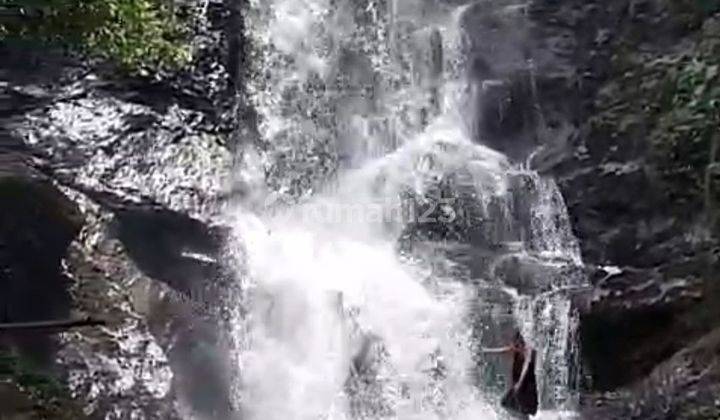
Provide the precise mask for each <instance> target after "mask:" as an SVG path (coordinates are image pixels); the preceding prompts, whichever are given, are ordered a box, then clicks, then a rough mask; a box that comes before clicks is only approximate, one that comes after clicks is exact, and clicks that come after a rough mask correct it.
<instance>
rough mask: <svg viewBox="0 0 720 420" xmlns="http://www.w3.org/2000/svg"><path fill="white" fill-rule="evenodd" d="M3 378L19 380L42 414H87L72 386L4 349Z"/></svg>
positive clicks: (0, 376) (0, 377)
mask: <svg viewBox="0 0 720 420" xmlns="http://www.w3.org/2000/svg"><path fill="white" fill-rule="evenodd" d="M0 381H1V382H5V381H10V382H11V383H14V384H16V385H17V386H18V387H19V388H20V389H21V390H22V391H23V394H24V395H27V396H29V398H30V400H31V401H33V402H34V405H35V407H36V408H35V409H36V411H37V414H38V415H39V416H40V418H52V419H58V420H64V419H72V420H79V419H83V418H85V415H84V414H83V413H82V409H81V407H80V406H79V405H78V404H77V403H76V402H75V401H74V400H73V399H72V397H71V395H70V393H69V391H68V389H67V388H66V387H65V386H64V385H63V384H62V383H60V381H58V380H57V379H56V378H55V377H54V376H51V375H48V374H46V373H43V372H42V371H41V370H40V369H38V368H37V367H36V366H34V365H33V363H31V362H29V361H28V360H26V359H24V358H22V357H21V356H18V355H16V354H14V353H11V352H8V351H5V350H2V349H0Z"/></svg>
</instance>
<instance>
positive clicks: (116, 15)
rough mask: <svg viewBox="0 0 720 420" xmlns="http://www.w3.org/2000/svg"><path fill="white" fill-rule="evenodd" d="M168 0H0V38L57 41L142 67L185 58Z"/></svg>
mask: <svg viewBox="0 0 720 420" xmlns="http://www.w3.org/2000/svg"><path fill="white" fill-rule="evenodd" d="M170 1H172V0H16V1H8V0H0V40H3V41H5V42H12V41H15V42H17V41H20V40H23V41H38V42H43V43H49V44H55V45H61V46H63V47H66V48H70V49H75V50H79V51H82V52H85V53H88V54H91V55H93V56H97V57H101V58H105V59H108V60H112V61H114V62H116V63H117V64H119V65H120V66H121V67H122V68H124V69H126V70H128V71H133V72H142V71H144V70H149V69H154V68H164V67H176V66H179V65H182V64H184V63H186V62H187V61H188V59H189V58H190V49H189V47H188V44H187V43H186V42H185V41H186V40H185V39H184V38H185V35H186V34H184V31H183V26H182V24H181V23H178V20H177V19H176V18H175V16H174V14H173V13H172V12H171V10H170V6H171V3H169V2H170Z"/></svg>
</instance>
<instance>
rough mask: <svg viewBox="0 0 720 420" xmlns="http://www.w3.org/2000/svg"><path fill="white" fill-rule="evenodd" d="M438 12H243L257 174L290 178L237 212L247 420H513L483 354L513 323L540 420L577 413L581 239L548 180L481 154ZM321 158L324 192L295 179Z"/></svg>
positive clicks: (388, 7)
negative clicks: (330, 161)
mask: <svg viewBox="0 0 720 420" xmlns="http://www.w3.org/2000/svg"><path fill="white" fill-rule="evenodd" d="M446 3H450V2H440V1H437V0H362V1H353V0H272V1H267V0H251V1H250V5H249V11H248V20H249V22H248V25H247V28H248V34H247V35H248V39H249V40H250V41H251V42H252V44H253V46H254V48H255V53H254V57H253V60H254V62H255V63H256V64H255V65H256V70H255V75H254V77H253V78H252V81H251V82H250V85H249V86H248V92H249V95H250V97H251V100H252V102H253V104H254V106H255V107H256V110H257V112H258V116H259V126H258V128H259V131H260V134H261V136H262V138H263V140H264V141H265V142H266V144H267V147H266V148H267V150H271V151H273V153H274V154H271V153H269V152H268V153H265V154H264V155H263V156H260V154H258V155H256V158H257V159H258V161H261V162H263V165H266V166H265V167H264V168H257V164H256V167H255V168H254V169H255V170H257V171H265V172H266V173H270V174H272V173H273V168H275V169H276V168H277V161H274V160H273V159H277V157H278V156H282V157H283V158H284V159H286V162H285V163H284V164H283V166H282V172H283V173H282V174H280V175H282V176H278V177H277V178H276V182H275V183H274V184H273V185H272V187H273V189H274V190H275V192H274V193H273V194H268V195H267V196H266V197H265V196H264V197H263V198H262V200H260V201H261V203H260V204H259V205H258V204H257V203H255V205H253V206H247V205H246V206H239V207H238V208H236V209H234V210H233V213H232V215H231V217H232V218H233V222H234V227H235V230H236V233H237V237H238V238H240V239H239V240H238V242H239V243H238V248H239V249H240V250H241V252H240V253H241V254H242V255H243V263H244V265H245V272H244V273H243V274H244V281H243V284H242V289H243V291H242V298H241V300H242V301H241V302H237V304H238V305H239V306H242V307H243V308H244V310H243V311H242V312H243V314H242V316H238V317H237V319H236V321H235V322H236V325H237V332H236V336H237V339H238V340H239V343H238V354H237V360H238V362H237V363H238V366H239V371H240V374H239V378H238V380H237V381H238V386H237V398H238V404H239V405H240V406H241V407H242V411H243V414H244V416H245V417H244V418H249V419H259V420H274V419H278V420H281V419H282V420H284V419H298V420H305V419H351V418H353V419H391V418H392V419H403V420H405V419H423V420H425V419H478V418H482V419H501V418H505V417H504V416H505V415H506V414H505V412H504V410H502V409H501V408H499V406H498V399H499V396H500V394H499V393H500V392H501V389H502V387H503V386H505V385H504V384H503V383H502V382H501V378H500V377H498V376H497V375H494V373H493V372H496V371H498V370H499V363H500V362H499V361H496V360H493V359H491V356H487V357H486V356H481V355H479V354H478V352H477V350H478V346H479V345H490V346H492V345H495V346H497V345H499V344H501V343H500V341H502V340H507V339H509V336H508V334H507V332H508V331H509V330H508V325H514V326H517V327H519V328H520V329H521V330H522V331H523V332H524V335H525V336H526V338H527V339H528V341H529V342H530V343H531V344H532V345H533V346H534V347H536V348H537V349H538V353H539V359H538V366H537V369H538V372H537V375H538V378H539V387H540V395H541V408H542V410H543V412H542V413H541V414H540V415H541V416H546V417H547V418H559V417H560V416H561V414H560V413H561V412H563V411H567V410H571V409H572V399H573V398H572V392H571V390H570V389H569V384H570V383H571V381H572V378H571V376H572V374H571V369H570V363H569V360H570V359H571V358H572V357H574V354H575V352H576V349H575V348H574V342H575V339H574V337H573V331H574V327H573V323H574V319H573V313H572V308H571V305H570V301H569V298H568V297H567V293H566V291H567V290H569V289H571V288H573V287H577V286H579V285H581V284H582V282H583V281H584V280H583V278H582V275H581V271H580V270H579V267H580V265H581V261H580V257H579V250H578V246H577V241H576V240H575V238H574V237H573V236H572V233H571V231H570V227H569V220H568V216H567V212H566V209H565V205H564V202H563V200H562V196H561V195H560V193H559V191H558V189H557V187H556V186H555V184H554V183H553V182H552V181H551V180H548V179H544V178H542V177H540V176H538V175H537V174H536V173H534V172H532V171H530V170H527V169H524V168H523V167H521V166H519V165H516V164H514V163H513V162H511V161H510V160H509V159H508V158H507V157H506V156H504V155H503V154H501V153H499V152H497V151H494V150H492V149H490V148H489V147H486V146H484V145H482V144H478V142H477V141H474V140H475V139H473V135H472V133H473V128H472V124H470V122H471V121H472V119H473V115H472V109H473V107H472V106H471V104H473V103H476V101H474V95H481V94H482V89H478V88H477V87H473V86H470V84H469V83H467V82H466V81H465V77H464V71H463V59H462V46H463V34H462V31H461V29H460V26H459V24H458V22H459V21H460V18H461V17H462V13H463V11H464V10H465V7H464V6H457V5H451V4H446ZM318 150H324V151H328V150H329V153H334V154H335V155H336V156H337V157H338V158H339V159H340V161H341V162H342V163H343V164H342V165H341V168H340V170H339V171H338V173H337V174H335V175H334V180H333V182H327V183H325V184H324V185H322V186H315V185H314V184H312V183H309V182H308V183H304V182H303V181H304V179H305V178H304V177H307V176H312V175H313V174H312V172H313V170H314V169H315V168H316V167H317V166H320V165H319V163H318V162H319V159H320V158H318V157H317V156H316V155H315V154H314V153H317V151H318ZM288 162H289V163H288ZM273 165H275V166H273ZM250 169H252V168H247V167H241V168H238V170H240V171H249V170H250ZM325 175H327V174H325ZM241 178H242V179H253V176H251V175H244V176H242V177H241ZM254 179H257V177H254ZM290 180H292V182H290ZM298 185H299V186H300V187H298ZM298 188H300V190H301V191H299V193H300V194H298ZM278 196H280V197H291V196H292V197H293V198H292V199H289V198H288V200H277V197H278ZM502 344H507V343H502ZM493 357H494V356H493Z"/></svg>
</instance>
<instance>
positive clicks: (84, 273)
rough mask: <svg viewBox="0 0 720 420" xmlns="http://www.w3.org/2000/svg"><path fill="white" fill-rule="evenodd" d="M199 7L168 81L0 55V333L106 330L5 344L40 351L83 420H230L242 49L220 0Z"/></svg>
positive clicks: (13, 52)
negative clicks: (16, 324) (28, 325)
mask: <svg viewBox="0 0 720 420" xmlns="http://www.w3.org/2000/svg"><path fill="white" fill-rule="evenodd" d="M203 4H204V5H206V6H207V8H206V9H204V10H205V11H206V12H207V13H206V14H204V15H201V16H199V23H198V24H199V26H201V27H199V28H196V37H195V39H194V42H195V46H196V47H197V49H198V56H197V59H196V61H195V62H194V63H193V65H192V66H190V67H189V68H187V69H184V70H183V71H180V72H177V73H172V74H170V73H165V74H157V75H153V77H152V78H142V77H140V78H138V77H119V76H118V75H114V74H108V73H107V71H106V70H107V69H103V68H92V67H91V66H90V65H88V63H84V62H79V61H77V60H73V59H72V58H68V57H63V56H60V55H55V54H53V53H52V52H47V51H45V52H33V51H24V50H17V49H12V48H10V47H7V46H0V53H1V54H0V55H2V56H3V58H4V61H3V63H2V64H1V65H0V80H2V81H1V82H0V126H1V127H2V130H3V131H2V134H0V203H2V206H0V207H1V208H0V310H2V312H0V322H4V321H22V320H33V319H48V318H57V317H63V316H68V315H69V314H71V313H72V314H79V315H90V316H93V317H96V318H101V319H104V320H106V321H107V323H108V326H107V327H106V328H102V329H81V330H77V331H72V332H71V333H68V334H64V335H63V336H62V338H61V339H60V340H58V341H57V342H53V343H50V342H49V340H46V339H44V338H43V339H41V340H35V339H33V340H22V341H21V340H19V339H15V338H13V340H14V341H12V342H11V343H7V342H6V340H5V336H3V338H2V340H0V341H2V342H0V346H2V345H6V344H12V345H13V346H14V348H15V349H18V350H19V351H20V353H21V354H22V356H23V357H31V356H36V355H35V354H34V353H35V352H37V350H38V349H41V350H42V351H40V352H39V353H40V354H38V355H37V357H36V358H37V359H40V361H42V362H46V363H47V364H51V365H53V366H52V367H53V370H54V371H58V372H59V374H60V377H61V378H62V379H61V381H62V383H63V384H64V385H66V386H67V387H68V388H69V390H70V391H71V392H72V394H73V397H75V398H76V399H77V402H78V403H79V405H81V406H82V407H83V409H84V411H85V413H90V415H91V416H92V417H93V418H107V419H111V418H147V419H174V418H183V417H191V416H193V417H194V416H202V418H208V419H223V420H224V419H229V418H234V416H236V415H237V413H235V412H234V411H233V407H232V399H233V395H232V391H231V383H232V380H233V375H234V372H233V370H232V368H231V367H230V366H228V365H227V364H226V363H225V362H226V361H227V360H228V351H229V346H230V345H231V340H229V339H228V337H227V336H226V334H225V329H224V321H226V317H225V315H227V314H225V313H223V309H224V305H223V302H224V300H223V299H224V298H225V296H222V299H221V296H220V292H221V291H223V290H227V288H228V286H227V283H228V282H230V281H231V276H232V270H231V269H229V267H228V265H223V261H224V259H223V256H225V251H226V250H225V248H224V242H225V238H226V233H225V231H224V229H223V228H220V227H218V226H219V224H220V223H219V221H218V220H217V219H216V217H217V215H218V214H219V211H220V209H219V205H218V204H219V203H220V201H221V200H222V199H223V197H224V194H225V185H224V182H225V180H226V178H225V176H226V175H227V174H229V173H230V167H231V160H232V158H231V156H232V155H231V152H230V151H229V150H228V149H229V148H230V147H229V146H232V144H231V143H232V142H233V139H232V133H233V132H235V130H236V128H237V121H238V120H237V118H236V117H237V115H236V108H235V105H236V96H235V95H236V91H237V89H238V86H239V83H242V80H241V75H240V74H239V71H240V70H241V68H240V70H238V68H236V69H235V70H234V73H233V71H232V70H231V69H228V63H229V62H232V61H233V60H238V54H239V53H238V51H240V50H241V49H242V48H243V45H241V44H242V43H241V41H242V40H241V39H240V40H239V41H238V39H237V37H238V36H239V35H240V33H238V32H237V30H238V28H237V27H236V26H233V25H227V26H226V24H227V23H228V19H229V18H228V16H229V12H228V10H227V9H226V8H225V6H224V5H223V4H222V2H215V1H211V2H209V3H206V2H204V3H203ZM228 37H235V38H236V39H235V42H234V44H233V45H232V46H229V45H228V43H227V42H226V41H227V40H228ZM233 49H234V58H233V56H232V54H229V53H228V50H233ZM240 55H241V54H240ZM225 260H227V259H225ZM232 268H235V267H232ZM8 278H9V279H10V280H11V282H7V281H6V280H7V279H8ZM29 302H32V304H28V303H29ZM9 317H10V318H9ZM50 344H53V345H52V346H51V345H50ZM46 349H47V351H46ZM197 378H203V381H204V382H203V390H202V391H198V390H197V389H196V386H195V385H196V380H197ZM3 395H4V394H3V392H2V390H0V398H2V397H3ZM3 408H5V407H0V417H2V416H3V415H5V414H6V413H5V412H4V411H3V410H2V409H3ZM8 414H14V413H8Z"/></svg>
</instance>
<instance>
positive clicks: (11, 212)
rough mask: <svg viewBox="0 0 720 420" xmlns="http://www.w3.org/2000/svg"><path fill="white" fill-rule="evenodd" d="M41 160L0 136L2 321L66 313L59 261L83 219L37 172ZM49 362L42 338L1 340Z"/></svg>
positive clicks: (67, 298)
mask: <svg viewBox="0 0 720 420" xmlns="http://www.w3.org/2000/svg"><path fill="white" fill-rule="evenodd" d="M39 165H40V162H39V161H38V160H37V158H35V157H33V156H32V155H31V154H30V153H29V152H28V151H27V150H24V148H23V147H22V146H21V145H20V144H19V143H18V142H17V141H16V140H15V139H13V138H12V137H10V136H8V135H2V134H0V203H2V205H1V206H0V322H21V321H39V320H47V319H53V318H62V317H65V316H67V315H68V313H69V311H70V305H71V300H70V296H69V294H68V290H67V288H68V285H69V282H68V280H67V278H66V277H65V275H64V274H63V270H62V266H61V261H62V259H63V257H64V256H65V253H66V250H67V247H68V245H69V244H70V242H71V241H72V240H73V239H74V238H75V236H76V235H77V234H78V232H79V230H80V228H81V226H82V224H83V219H82V216H81V214H80V212H79V210H78V208H77V207H76V206H75V204H74V203H73V202H72V201H70V199H68V198H67V197H66V196H65V195H64V194H63V193H62V192H61V191H60V190H59V189H58V188H57V187H56V186H55V185H54V184H53V183H52V181H51V180H50V179H49V178H48V177H47V176H45V175H44V174H43V172H42V171H41V170H40V169H39ZM2 339H3V340H4V342H5V344H9V343H10V344H13V345H15V346H18V347H20V348H27V349H32V352H31V353H32V356H34V357H36V358H37V359H38V361H39V362H50V359H49V357H50V355H49V351H50V349H49V348H48V344H47V343H46V344H45V345H37V344H38V343H35V344H36V345H33V344H32V342H34V341H37V340H44V338H42V337H25V336H18V337H8V336H4V337H2Z"/></svg>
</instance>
